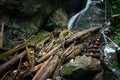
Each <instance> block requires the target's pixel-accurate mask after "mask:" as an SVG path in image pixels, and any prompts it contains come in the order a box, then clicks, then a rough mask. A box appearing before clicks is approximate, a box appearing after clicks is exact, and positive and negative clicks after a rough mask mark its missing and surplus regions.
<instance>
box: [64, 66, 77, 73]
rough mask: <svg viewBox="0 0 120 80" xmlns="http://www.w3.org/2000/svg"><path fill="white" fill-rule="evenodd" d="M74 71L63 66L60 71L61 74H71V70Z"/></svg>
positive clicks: (70, 67)
mask: <svg viewBox="0 0 120 80" xmlns="http://www.w3.org/2000/svg"><path fill="white" fill-rule="evenodd" d="M74 69H75V67H74V66H67V65H65V66H64V67H63V69H62V74H68V75H69V74H72V72H73V70H74Z"/></svg>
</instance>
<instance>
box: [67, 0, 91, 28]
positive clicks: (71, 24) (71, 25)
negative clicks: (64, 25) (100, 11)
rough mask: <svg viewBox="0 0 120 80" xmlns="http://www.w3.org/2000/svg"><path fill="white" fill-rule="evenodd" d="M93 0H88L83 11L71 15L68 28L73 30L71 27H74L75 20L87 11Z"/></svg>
mask: <svg viewBox="0 0 120 80" xmlns="http://www.w3.org/2000/svg"><path fill="white" fill-rule="evenodd" d="M91 2H92V1H91V0H87V4H86V7H85V8H84V9H83V10H82V11H80V12H78V13H77V14H76V15H74V16H72V17H71V19H70V20H69V22H68V30H71V29H72V27H73V24H74V22H75V20H76V19H77V18H78V17H81V16H82V15H83V14H84V13H85V11H86V10H87V9H88V8H89V6H90V4H91Z"/></svg>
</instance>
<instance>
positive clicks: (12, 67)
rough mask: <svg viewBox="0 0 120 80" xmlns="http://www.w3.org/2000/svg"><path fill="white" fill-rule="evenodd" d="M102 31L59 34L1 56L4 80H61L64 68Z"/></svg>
mask: <svg viewBox="0 0 120 80" xmlns="http://www.w3.org/2000/svg"><path fill="white" fill-rule="evenodd" d="M99 29H100V28H99V27H93V28H90V29H87V30H83V31H80V32H73V31H68V30H56V31H53V32H51V34H50V35H49V36H47V37H45V38H44V39H42V40H39V39H38V40H34V39H30V40H27V41H25V42H24V43H23V44H20V45H19V46H16V47H15V48H13V49H9V50H5V51H3V52H1V53H0V62H1V63H0V78H1V80H4V79H9V80H13V79H16V80H19V79H23V80H25V79H32V80H47V79H48V80H61V77H59V73H60V70H61V66H62V64H64V63H67V62H68V61H69V60H71V59H73V58H75V57H76V56H78V55H82V54H81V52H82V51H83V49H84V47H86V45H87V44H88V43H89V39H90V38H91V36H92V37H93V36H94V35H95V34H97V33H98V32H99ZM1 50H2V48H1Z"/></svg>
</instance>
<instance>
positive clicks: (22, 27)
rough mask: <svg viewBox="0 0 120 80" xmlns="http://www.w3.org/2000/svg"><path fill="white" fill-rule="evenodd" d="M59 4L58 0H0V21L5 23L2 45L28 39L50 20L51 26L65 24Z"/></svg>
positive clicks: (65, 18) (64, 16)
mask: <svg viewBox="0 0 120 80" xmlns="http://www.w3.org/2000/svg"><path fill="white" fill-rule="evenodd" d="M59 4H60V2H59V0H0V23H1V22H4V23H5V32H4V45H5V46H6V47H8V45H9V44H14V42H16V41H18V40H19V39H21V38H24V39H28V38H30V37H31V36H32V35H34V34H36V33H38V32H39V31H40V30H41V26H42V28H44V26H46V24H47V23H50V22H51V25H50V26H51V27H52V26H64V25H66V24H67V17H66V14H65V12H63V10H60V5H59ZM58 12H59V14H58ZM53 14H54V16H52V17H51V15H53ZM61 14H62V15H61ZM55 17H57V18H56V19H54V18H55ZM49 18H51V19H49ZM52 18H53V19H54V21H53V20H52ZM61 18H62V20H61ZM51 20H52V21H51ZM56 20H57V21H58V22H57V23H56ZM62 21H64V24H62V23H63V22H62ZM47 26H49V25H47Z"/></svg>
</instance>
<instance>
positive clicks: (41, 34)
mask: <svg viewBox="0 0 120 80" xmlns="http://www.w3.org/2000/svg"><path fill="white" fill-rule="evenodd" d="M48 36H50V32H47V31H44V30H41V31H40V32H39V33H38V34H37V35H36V36H35V37H34V38H33V39H32V40H36V41H38V40H43V39H45V38H46V37H48Z"/></svg>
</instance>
